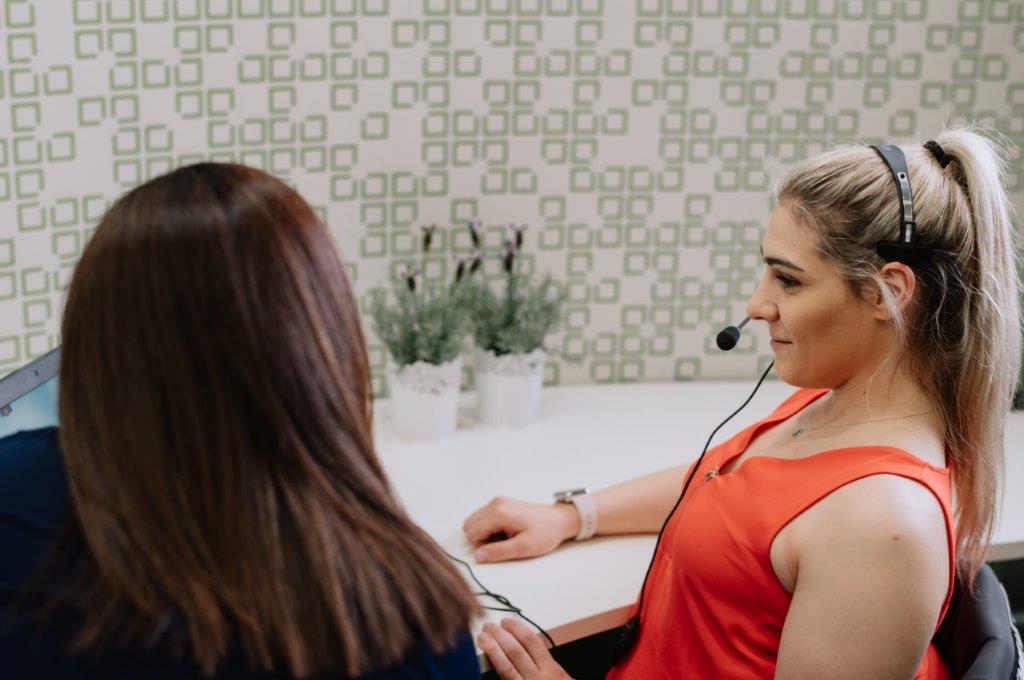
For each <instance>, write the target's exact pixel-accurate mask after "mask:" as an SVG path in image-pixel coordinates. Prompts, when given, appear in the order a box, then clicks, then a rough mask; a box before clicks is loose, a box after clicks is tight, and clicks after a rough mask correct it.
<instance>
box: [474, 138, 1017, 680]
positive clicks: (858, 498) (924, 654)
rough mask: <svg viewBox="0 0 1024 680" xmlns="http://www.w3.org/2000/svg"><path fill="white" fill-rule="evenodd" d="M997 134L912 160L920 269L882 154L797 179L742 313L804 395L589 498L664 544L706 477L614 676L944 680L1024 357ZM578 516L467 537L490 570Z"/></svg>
mask: <svg viewBox="0 0 1024 680" xmlns="http://www.w3.org/2000/svg"><path fill="white" fill-rule="evenodd" d="M982 132H983V131H980V130H978V129H977V128H975V127H970V126H963V125H959V126H954V127H951V128H949V129H947V130H945V131H944V132H942V134H940V135H939V136H937V137H936V138H935V139H934V140H932V141H930V142H929V143H928V144H927V146H925V145H923V144H920V143H917V144H908V145H906V146H902V147H900V148H901V149H902V151H903V153H904V154H905V157H906V161H907V163H908V167H909V175H910V183H911V185H912V188H913V206H914V217H915V218H916V223H917V235H918V239H919V241H918V242H919V244H920V245H921V246H923V247H926V248H930V249H931V250H932V255H931V257H930V258H929V259H928V260H927V261H926V262H924V263H920V264H907V263H905V262H901V261H886V260H885V259H883V258H882V257H880V255H879V254H878V252H877V251H876V245H877V244H878V243H879V242H885V241H887V242H892V241H895V240H896V238H897V234H898V233H899V231H900V226H901V211H900V200H899V194H898V192H897V188H896V182H895V181H894V174H893V173H892V172H891V171H890V169H889V167H887V164H886V163H885V161H883V159H882V157H881V155H880V153H879V152H876V151H875V149H873V148H871V147H868V146H860V145H844V146H840V147H838V148H835V149H833V150H831V151H829V152H827V153H823V154H821V155H819V156H816V157H814V158H811V159H809V160H806V161H804V162H803V163H801V164H800V165H798V166H797V167H795V168H794V169H792V170H791V171H790V172H789V173H788V174H787V175H786V176H785V177H784V178H783V180H782V181H781V182H780V184H779V186H778V187H777V189H776V192H775V196H774V199H775V200H774V205H775V206H776V207H775V208H774V210H773V212H772V214H771V217H770V221H769V223H768V228H767V232H766V234H765V236H764V240H763V242H762V253H763V257H764V261H765V264H766V269H765V272H764V275H763V277H762V278H761V280H760V282H759V284H758V286H757V289H756V290H755V291H754V294H753V295H752V296H751V298H750V299H749V301H748V302H747V313H748V315H749V316H750V318H751V319H753V320H755V321H760V322H763V323H765V324H767V326H768V331H769V333H770V335H771V336H772V343H771V344H772V351H773V353H774V355H775V366H774V370H775V372H776V373H777V374H778V376H779V377H780V378H781V379H782V380H784V381H785V382H787V383H789V384H791V385H793V386H795V387H797V388H799V389H798V390H797V391H796V392H795V393H794V394H793V395H792V396H791V397H790V398H788V399H787V400H786V401H784V402H783V403H782V404H780V405H779V406H778V408H776V410H775V411H774V412H773V413H771V414H770V415H769V416H768V417H766V418H764V419H762V420H760V421H758V422H756V423H753V424H752V425H750V426H749V427H748V428H746V429H745V430H743V431H741V432H740V433H739V434H737V435H736V436H734V437H732V438H731V439H729V440H728V441H726V442H724V443H722V444H720V445H719V446H717V447H715V448H713V449H711V450H709V451H708V452H707V454H706V455H705V457H704V460H703V461H702V462H701V465H700V468H699V469H697V470H695V471H689V470H687V469H686V468H684V467H682V466H680V467H677V468H673V469H670V470H665V471H663V472H659V473H655V474H651V475H648V476H646V477H642V478H640V479H636V480H633V481H630V482H626V483H624V484H620V485H618V486H614V487H611V488H608V489H605V490H603V491H599V492H597V493H595V494H594V495H593V501H594V503H595V505H596V509H597V518H598V520H597V521H598V533H601V534H620V533H636V532H656V531H658V530H659V528H660V527H661V526H662V523H663V521H664V520H665V517H666V515H668V514H669V513H670V510H671V508H672V507H673V504H674V503H675V502H676V500H677V498H678V496H679V493H680V490H681V488H682V487H683V481H684V478H685V475H686V474H688V473H689V472H692V473H693V482H692V483H691V484H690V486H689V489H688V491H687V493H686V495H685V496H684V498H683V500H682V501H681V502H680V503H679V506H678V507H677V509H676V511H675V512H674V513H672V515H671V517H670V518H669V520H668V522H667V524H666V526H665V530H664V534H663V536H662V539H661V541H660V543H659V548H658V550H657V552H656V554H655V557H654V560H653V562H652V566H651V571H650V574H649V577H648V580H647V582H646V585H645V588H644V592H643V599H642V602H643V607H642V610H641V614H640V619H639V629H638V636H637V639H636V642H635V644H634V645H633V646H632V647H631V649H629V650H628V653H627V654H626V655H625V657H624V658H623V659H622V660H620V661H619V663H618V664H617V665H616V666H614V667H613V668H612V670H611V672H610V673H609V677H610V678H615V679H616V680H620V679H627V678H654V677H658V678H696V677H700V678H737V679H740V678H742V679H747V678H749V679H754V678H772V677H775V678H779V679H780V680H799V679H804V678H808V679H809V678H823V677H828V678H831V679H832V680H841V679H843V678H873V679H887V678H893V679H896V678H901V679H904V678H912V677H913V678H922V679H923V678H929V679H931V678H946V677H949V671H948V669H947V668H946V667H945V665H944V664H943V661H942V659H941V658H940V656H939V655H938V653H937V651H936V648H935V647H934V646H933V645H931V644H930V641H931V639H932V636H933V635H934V633H935V631H936V629H937V628H938V626H939V624H940V623H941V622H942V619H943V616H944V615H945V612H946V609H947V607H948V605H949V601H950V596H951V593H952V590H953V583H954V578H960V579H962V580H963V581H964V582H965V583H970V582H971V580H972V578H973V575H974V573H975V572H976V570H977V569H978V567H979V566H980V565H981V564H982V562H983V559H984V555H985V550H986V548H987V546H988V543H989V540H990V537H991V533H992V528H993V516H994V510H995V502H996V498H997V495H998V492H999V491H1000V486H1001V482H1002V477H1001V475H1002V471H1003V427H1004V423H1005V420H1006V414H1007V412H1008V411H1009V409H1010V400H1011V393H1012V391H1013V388H1014V385H1015V381H1016V377H1017V375H1018V368H1019V365H1020V352H1021V340H1020V319H1019V312H1018V299H1019V295H1018V291H1019V282H1018V277H1017V270H1016V266H1015V261H1014V250H1015V248H1014V244H1015V239H1014V235H1013V231H1012V227H1011V221H1010V214H1011V211H1012V207H1011V204H1010V202H1009V200H1008V198H1007V194H1006V190H1005V188H1004V174H1005V166H1004V161H1003V156H1002V154H1003V149H1001V148H1000V146H999V145H998V144H997V143H995V142H993V141H992V139H991V137H990V136H987V135H985V134H982ZM578 522H579V520H578V516H577V513H576V511H575V509H574V508H573V507H572V506H571V505H565V504H561V505H554V506H548V505H538V504H531V503H523V502H519V501H514V500H508V499H496V500H495V501H492V502H491V503H490V504H489V505H487V506H486V507H484V508H481V509H480V510H478V511H477V512H475V513H474V514H473V515H471V516H470V517H469V518H468V519H467V520H466V522H465V526H464V530H465V533H466V535H467V537H468V538H469V540H470V541H471V542H472V543H473V544H474V545H475V546H477V555H476V556H477V559H478V560H479V561H481V562H496V561H501V560H508V559H516V558H525V557H531V556H535V555H541V554H543V553H546V552H549V551H550V550H553V549H554V548H555V547H557V546H558V545H559V544H560V543H561V542H562V541H564V540H566V539H567V538H570V537H572V536H575V535H576V532H577V530H578V526H579V525H578ZM498 533H503V534H505V535H506V536H507V538H506V539H505V540H501V541H496V542H489V540H490V539H492V537H493V536H494V535H495V534H498ZM478 643H479V645H480V647H481V648H482V649H483V650H484V651H485V652H486V653H487V655H488V656H489V657H490V659H491V661H492V663H493V665H494V667H495V668H496V669H497V671H498V673H499V675H500V676H501V677H502V678H519V677H522V678H527V679H532V678H559V677H565V673H564V671H563V670H562V669H561V668H559V667H558V666H557V664H555V663H554V661H553V660H552V659H551V657H550V655H549V654H548V652H547V650H546V649H545V647H544V645H543V644H541V643H540V641H539V639H538V638H536V636H535V635H533V634H532V633H530V631H528V630H526V629H525V628H524V627H523V626H521V625H518V624H517V623H515V622H512V621H508V622H505V623H503V624H502V626H487V627H486V628H485V629H484V631H483V633H482V634H481V635H480V637H479V639H478Z"/></svg>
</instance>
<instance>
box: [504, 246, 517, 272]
mask: <svg viewBox="0 0 1024 680" xmlns="http://www.w3.org/2000/svg"><path fill="white" fill-rule="evenodd" d="M515 259H516V254H515V251H513V250H506V251H505V261H504V262H503V263H502V266H503V267H504V268H505V273H506V274H511V273H512V264H513V263H514V262H515Z"/></svg>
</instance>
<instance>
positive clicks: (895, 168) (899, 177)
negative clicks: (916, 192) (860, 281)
mask: <svg viewBox="0 0 1024 680" xmlns="http://www.w3.org/2000/svg"><path fill="white" fill-rule="evenodd" d="M871 148H872V149H874V150H875V151H877V152H878V155H879V156H881V157H882V160H884V161H885V164H886V165H888V166H889V170H890V171H891V172H892V177H893V179H894V180H896V191H897V193H898V194H899V198H900V237H899V241H882V242H880V243H878V244H877V245H876V246H875V252H877V253H878V255H879V257H881V258H882V259H883V260H885V261H886V262H903V263H904V264H909V265H915V264H921V263H922V262H926V261H927V260H928V258H930V257H931V254H932V249H931V248H929V247H927V246H919V245H918V244H917V222H916V221H914V196H913V192H912V191H911V189H910V169H909V168H908V167H907V157H906V156H904V155H903V150H902V149H900V148H899V147H898V146H894V145H892V144H882V145H879V146H875V145H872V146H871Z"/></svg>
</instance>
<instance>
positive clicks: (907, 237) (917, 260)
mask: <svg viewBox="0 0 1024 680" xmlns="http://www.w3.org/2000/svg"><path fill="white" fill-rule="evenodd" d="M924 146H925V148H927V149H928V150H929V151H931V152H932V154H933V155H935V157H936V158H937V159H938V160H939V162H940V163H941V165H942V167H943V168H945V167H946V165H947V164H948V163H949V160H950V158H949V157H948V156H947V155H946V154H945V153H944V152H943V151H942V148H941V147H940V146H939V145H938V144H937V143H935V142H934V141H930V142H928V143H927V144H925V145H924ZM871 148H872V149H874V150H875V151H876V152H877V153H878V155H879V156H881V157H882V160H883V161H885V164H886V165H887V166H888V167H889V170H890V171H891V172H892V176H893V179H894V180H895V182H896V192H897V195H898V198H899V202H900V233H899V239H898V240H897V241H882V242H879V243H878V244H876V246H875V252H876V253H878V255H879V257H881V258H882V259H883V260H885V261H886V262H902V263H904V264H907V265H910V266H914V265H919V264H922V263H924V262H927V261H928V260H929V259H930V258H931V255H932V253H933V252H934V249H933V248H931V247H929V246H923V245H921V244H920V243H919V242H918V236H917V222H916V221H915V220H914V200H913V193H912V191H911V188H910V169H909V168H908V167H907V158H906V156H905V155H904V153H903V150H902V149H900V148H899V147H898V146H895V145H891V144H883V145H878V146H875V145H871ZM749 321H750V317H746V318H744V319H743V321H741V322H740V323H739V324H738V325H737V326H727V327H726V328H724V329H723V330H722V331H721V332H719V333H718V336H717V338H716V344H717V345H718V348H719V349H721V350H723V351H729V350H731V349H732V348H733V347H735V346H736V343H737V342H739V338H740V330H742V328H743V327H744V326H745V325H746V324H747V322H749ZM774 365H775V362H774V361H773V362H771V363H769V364H768V368H766V369H765V371H764V373H763V374H761V378H760V379H759V380H758V381H757V385H755V386H754V391H753V392H751V393H750V396H749V397H747V400H746V401H745V402H743V404H742V405H741V406H740V407H739V408H738V409H736V410H735V411H733V412H732V414H731V415H730V416H729V417H728V418H726V419H725V420H723V421H722V422H721V424H719V426H718V427H716V428H715V429H714V431H713V432H712V433H711V436H709V437H708V440H707V442H706V443H705V444H704V450H703V451H701V454H700V457H698V458H697V461H696V462H695V463H694V464H693V466H692V467H691V468H690V474H689V475H687V477H686V482H685V483H684V484H683V490H682V492H681V493H680V494H679V498H678V499H676V502H675V505H673V506H672V510H671V511H670V512H669V513H668V515H667V516H666V517H665V521H664V522H663V523H662V525H661V529H660V530H659V531H658V539H657V541H655V544H654V552H653V553H652V554H651V561H650V562H649V563H648V565H647V572H646V573H645V574H644V580H643V584H642V585H641V586H640V595H639V598H638V600H637V605H636V614H634V615H633V616H632V618H630V619H629V621H628V622H626V624H625V625H624V626H623V628H622V633H621V635H620V636H619V640H618V643H617V645H616V649H615V654H614V662H613V665H614V664H618V663H619V662H620V661H622V660H623V659H625V658H626V656H627V655H628V654H629V653H630V651H631V650H632V649H633V647H634V646H635V645H636V641H637V639H638V638H639V635H640V613H641V612H642V611H643V605H644V593H645V591H646V589H647V579H648V577H649V576H650V575H651V567H652V566H653V565H654V558H655V557H656V556H657V554H658V548H659V547H660V545H661V538H662V535H663V534H664V533H665V528H666V527H667V526H668V523H669V521H670V520H671V519H672V516H673V515H675V513H676V510H678V509H679V504H680V503H681V502H682V501H683V497H684V496H686V490H687V488H688V487H689V486H690V481H691V480H692V479H693V476H694V475H695V474H696V473H697V470H698V469H699V468H700V464H701V462H702V461H703V459H704V454H705V453H707V451H708V446H709V445H710V444H711V440H712V439H713V438H714V436H715V434H717V433H718V431H719V430H720V429H721V428H722V426H723V425H725V424H726V423H727V422H729V421H730V420H732V418H733V416H735V415H736V414H737V413H739V412H740V411H742V410H743V409H744V407H746V405H747V404H749V403H750V400H751V399H753V398H754V395H755V394H757V390H758V389H760V387H761V383H763V382H764V379H765V378H766V377H768V372H769V371H771V370H772V367H773V366H774Z"/></svg>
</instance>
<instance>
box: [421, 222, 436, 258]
mask: <svg viewBox="0 0 1024 680" xmlns="http://www.w3.org/2000/svg"><path fill="white" fill-rule="evenodd" d="M420 230H421V231H422V232H423V252H425V253H429V252H430V244H431V243H433V241H434V232H435V231H437V225H436V224H431V225H430V226H429V227H427V226H422V227H420Z"/></svg>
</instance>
